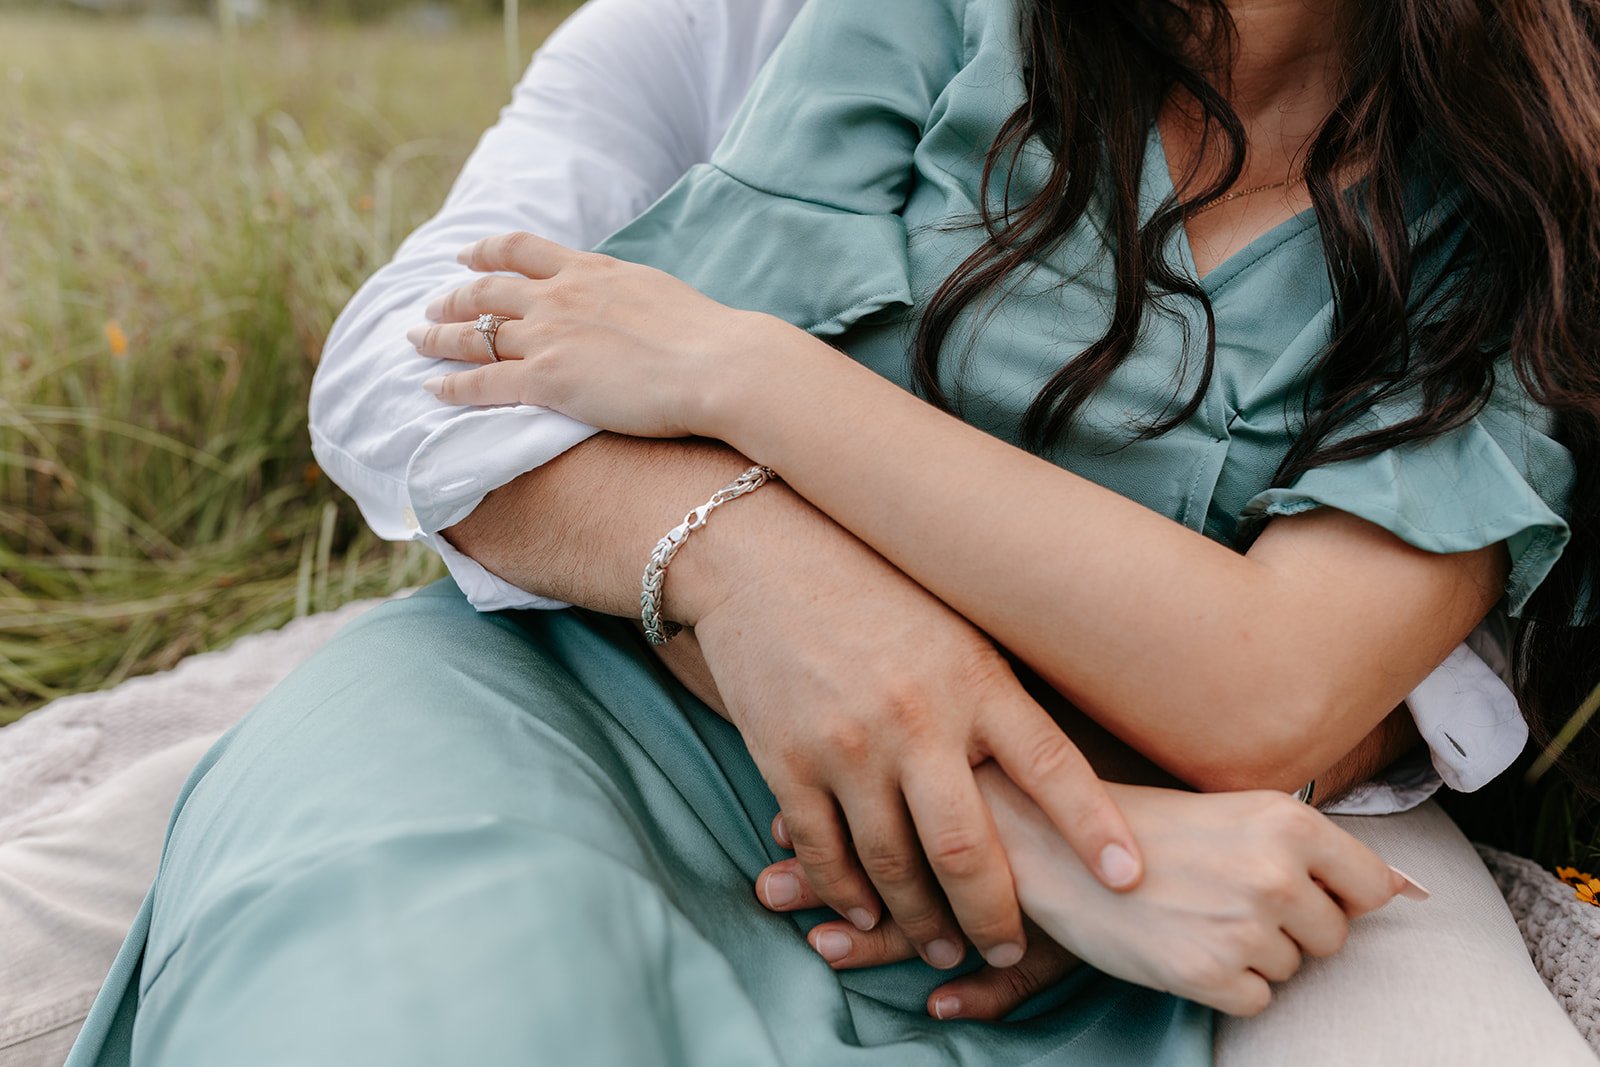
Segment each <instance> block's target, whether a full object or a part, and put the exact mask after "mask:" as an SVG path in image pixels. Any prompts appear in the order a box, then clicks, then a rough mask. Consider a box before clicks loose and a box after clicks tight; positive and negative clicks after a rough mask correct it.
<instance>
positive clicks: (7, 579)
mask: <svg viewBox="0 0 1600 1067" xmlns="http://www.w3.org/2000/svg"><path fill="white" fill-rule="evenodd" d="M558 6H566V7H570V6H572V5H570V4H569V5H558ZM558 16H559V12H558V11H552V10H551V5H549V4H544V5H540V6H539V9H538V10H535V11H533V12H530V13H528V14H526V15H525V16H524V17H523V18H522V19H521V20H520V22H518V23H517V24H516V25H515V26H501V25H500V24H499V23H498V22H494V21H485V22H484V23H482V24H481V25H473V26H467V27H465V28H463V29H461V30H459V31H454V32H451V33H449V34H445V35H430V34H424V33H422V32H420V31H412V30H407V29H404V28H400V27H381V26H380V27H373V26H367V27H361V28H357V27H354V26H336V27H328V26H317V25H312V24H307V23H281V24H274V25H268V26H263V27H257V28H246V29H244V30H239V31H236V32H234V33H226V32H223V30H224V29H225V28H218V27H215V26H213V25H212V24H211V23H208V22H204V21H193V22H166V23H151V22H143V21H106V20H88V19H78V18H72V17H50V16H45V15H22V14H15V13H13V14H10V15H4V16H0V100H3V102H4V103H3V105H0V723H3V722H6V721H10V720H14V719H15V718H17V717H19V716H20V715H22V714H24V713H26V712H27V711H29V710H30V709H32V708H34V707H36V706H38V705H39V704H41V703H43V702H45V701H48V700H50V699H53V698H55V697H57V696H60V695H62V694H65V693H69V692H75V691H80V690H88V689H94V688H98V687H102V686H106V685H111V684H114V683H116V682H117V681H119V680H121V679H122V678H125V677H127V676H129V675H132V674H139V673H143V672H148V671H152V670H158V669H161V668H164V667H168V666H171V665H172V664H173V663H175V662H176V661H177V660H179V659H180V658H182V657H183V656H186V655H188V654H190V653H193V652H196V651H199V650H201V649H205V648H210V647H216V646H218V645H222V644H226V643H227V642H229V641H230V640H232V639H233V638H234V637H236V636H238V635H241V634H244V633H248V632H251V631H254V630H259V629H262V628H264V627H269V626H274V625H277V624H280V623H282V622H284V621H285V620H287V619H288V618H290V617H291V616H293V615H296V614H304V613H307V612H311V611H320V610H323V609H326V608H330V607H333V606H335V605H337V604H339V603H341V602H344V601H346V600H349V599H351V598H354V597H362V596H371V595H375V594H381V593H386V592H389V591H392V590H395V589H398V588H401V587H404V586H408V585H415V584H417V583H419V582H423V581H426V580H429V579H430V578H431V577H433V576H435V575H436V574H438V573H439V567H438V565H437V563H436V562H435V561H434V560H433V559H432V558H431V557H430V556H429V554H427V553H426V552H424V551H422V550H419V549H417V548H416V547H414V546H393V545H388V544H384V543H381V542H378V541H377V540H376V539H375V538H373V537H372V536H371V535H370V534H369V533H367V532H366V530H365V527H364V526H363V525H362V523H361V522H360V519H359V516H358V515H357V514H356V512H355V509H354V507H353V505H351V504H350V503H349V502H348V501H347V500H346V499H345V498H344V497H343V496H342V494H340V493H339V492H338V491H337V489H335V488H334V487H333V486H331V485H330V484H329V483H328V481H327V479H326V478H325V477H323V476H322V474H321V472H320V471H318V470H317V469H316V467H315V466H314V465H313V463H312V457H311V453H310V447H309V444H308V441H307V436H306V426H305V406H306V396H307V390H308V387H309V383H310V380H311V374H312V372H313V370H314V368H315V366H316V361H317V357H318V353H319V352H320V350H321V347H322V343H323V340H324V338H325V336H326V334H327V331H328V328H329V326H330V325H331V323H332V321H333V317H334V316H335V315H336V314H337V312H338V310H339V308H340V307H341V306H342V305H343V304H344V302H345V301H346V300H347V299H348V297H349V295H350V294H351V293H352V292H353V291H354V289H355V287H356V286H357V285H359V284H360V282H361V281H362V279H363V278H365V277H366V276H367V275H368V274H370V273H371V272H372V271H373V270H374V269H376V268H377V267H378V266H379V265H381V264H382V263H383V262H384V261H385V260H386V259H387V257H388V256H389V254H390V253H391V251H392V250H393V248H394V246H395V245H396V244H397V243H398V241H399V240H400V239H401V238H403V237H404V236H405V234H406V233H407V232H409V230H410V229H411V228H412V227H413V226H414V225H415V224H416V223H418V222H419V221H421V220H422V219H423V218H424V217H426V215H427V214H428V213H430V212H431V211H432V210H433V209H434V208H435V207H436V206H437V205H438V203H439V202H440V201H441V200H442V198H443V194H444V191H445V189H446V188H447V187H448V183H449V181H450V179H451V177H452V176H453V175H454V173H455V171H456V170H457V169H458V168H459V166H460V163H461V161H462V159H463V158H464V157H465V155H466V153H467V152H468V151H469V150H470V149H471V147H472V145H473V144H474V143H475V142H476V140H477V138H478V136H479V135H480V134H481V132H482V131H483V129H484V128H485V127H486V126H487V125H488V124H489V123H490V122H491V121H492V120H493V118H494V115H495V112H496V110H497V108H498V107H499V106H500V104H501V103H502V102H503V101H504V100H505V99H506V97H507V95H508V88H509V84H508V65H511V64H512V60H511V59H510V58H509V57H508V56H507V49H508V47H515V48H516V53H515V54H516V57H517V58H516V60H515V65H520V64H521V63H522V62H525V60H526V54H525V52H526V51H527V50H531V48H532V46H533V44H534V43H536V42H537V41H539V40H541V39H542V38H543V37H544V35H545V34H546V33H548V31H549V30H550V29H551V28H552V27H553V26H554V24H555V22H556V20H557V18H558ZM511 29H515V31H516V33H515V34H513V33H511V32H508V31H509V30H511ZM519 38H520V42H521V44H520V45H515V44H513V42H516V41H517V40H518V39H519Z"/></svg>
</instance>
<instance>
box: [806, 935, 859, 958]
mask: <svg viewBox="0 0 1600 1067" xmlns="http://www.w3.org/2000/svg"><path fill="white" fill-rule="evenodd" d="M811 947H812V948H814V949H816V950H817V955H819V956H821V957H822V958H823V959H825V960H827V961H828V962H829V963H838V962H839V961H840V960H842V959H844V958H845V957H846V956H848V955H850V938H849V937H848V936H847V935H845V934H841V933H840V932H839V931H837V930H824V931H822V933H820V934H818V935H817V936H816V937H814V938H812V939H811Z"/></svg>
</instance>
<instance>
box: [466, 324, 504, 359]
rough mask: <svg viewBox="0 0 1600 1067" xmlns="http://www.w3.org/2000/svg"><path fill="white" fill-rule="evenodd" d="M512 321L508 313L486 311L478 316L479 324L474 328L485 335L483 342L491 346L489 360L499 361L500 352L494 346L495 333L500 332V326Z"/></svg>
mask: <svg viewBox="0 0 1600 1067" xmlns="http://www.w3.org/2000/svg"><path fill="white" fill-rule="evenodd" d="M510 321H511V317H510V316H508V315H490V314H488V313H484V314H482V315H479V316H478V321H477V324H476V325H474V326H473V327H472V328H473V329H474V330H477V331H478V333H479V334H480V335H481V336H482V337H483V343H484V344H485V345H487V346H488V347H489V362H490V363H499V362H500V353H499V352H498V351H496V349H495V347H494V339H495V335H496V334H498V333H499V332H500V327H501V326H503V325H505V324H506V323H508V322H510Z"/></svg>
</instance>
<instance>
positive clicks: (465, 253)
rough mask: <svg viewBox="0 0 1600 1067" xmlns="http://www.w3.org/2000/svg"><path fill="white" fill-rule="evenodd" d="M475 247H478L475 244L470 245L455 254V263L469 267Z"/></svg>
mask: <svg viewBox="0 0 1600 1067" xmlns="http://www.w3.org/2000/svg"><path fill="white" fill-rule="evenodd" d="M477 247H478V246H477V245H476V244H470V245H468V246H467V247H465V248H463V249H462V250H461V251H459V252H457V253H456V262H457V263H461V264H465V265H468V266H470V265H471V264H472V250H473V249H474V248H477Z"/></svg>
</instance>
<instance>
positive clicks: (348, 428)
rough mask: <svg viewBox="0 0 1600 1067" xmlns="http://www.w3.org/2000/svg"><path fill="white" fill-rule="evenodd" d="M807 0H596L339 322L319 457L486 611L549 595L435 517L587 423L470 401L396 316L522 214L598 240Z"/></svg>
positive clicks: (417, 318) (542, 458)
mask: <svg viewBox="0 0 1600 1067" xmlns="http://www.w3.org/2000/svg"><path fill="white" fill-rule="evenodd" d="M803 2H804V0H592V2H591V3H589V4H587V5H585V6H584V7H583V8H582V9H580V10H579V11H578V12H577V14H575V15H574V16H573V17H572V18H571V19H569V20H568V21H567V22H566V24H564V25H563V26H562V27H561V29H559V30H558V31H557V32H556V33H555V34H554V35H553V36H552V37H551V38H550V40H549V41H548V42H547V43H546V44H545V45H544V47H542V48H541V49H540V50H539V52H538V54H537V55H536V56H535V57H534V62H533V64H532V65H531V66H530V67H529V69H528V72H527V74H526V75H525V76H524V77H523V79H522V81H521V83H520V84H519V85H518V86H517V88H516V91H515V94H514V97H513V99H512V102H511V103H510V105H509V106H507V107H506V108H505V110H504V111H502V113H501V116H500V119H499V121H498V122H497V123H496V124H495V125H494V127H492V128H491V129H490V130H489V131H488V133H486V134H485V135H484V137H483V139H482V140H481V141H480V143H479V144H478V147H477V149H476V150H475V151H474V152H473V154H472V156H471V157H470V158H469V159H468V161H467V163H466V166H465V167H464V169H463V170H462V172H461V175H460V177H459V178H458V179H457V180H456V183H455V186H454V188H453V189H452V190H451V192H450V195H449V198H448V199H447V200H446V202H445V205H444V207H443V208H442V209H441V210H440V212H439V213H438V214H437V215H436V216H435V217H434V218H433V219H432V220H430V221H429V222H427V223H426V224H424V225H423V226H422V227H421V228H420V229H418V230H417V231H416V232H415V233H414V234H412V235H411V236H410V237H409V238H408V239H407V240H406V241H405V243H404V244H403V245H401V247H400V249H399V251H398V252H397V253H396V254H395V257H394V259H393V260H392V261H391V262H390V263H389V264H388V265H387V266H385V267H384V268H383V269H382V270H380V271H378V273H377V274H375V275H374V276H373V277H372V278H371V279H370V280H369V281H368V282H367V283H366V285H364V286H362V288H361V290H360V291H359V292H358V293H357V294H356V296H355V297H354V299H352V300H351V302H350V304H349V305H348V306H347V307H346V308H345V310H344V312H343V314H341V315H340V316H339V319H338V321H337V322H336V323H335V324H334V327H333V330H332V333H331V334H330V336H329V338H328V343H327V345H326V347H325V349H324V351H323V356H322V361H321V364H320V366H319V367H318V370H317V374H316V379H315V382H314V384H313V386H312V394H311V439H312V447H313V450H314V452H315V454H316V457H317V461H318V463H319V464H321V466H322V468H323V469H324V470H325V471H326V472H327V473H328V475H329V476H330V477H331V478H332V479H333V480H334V481H335V482H337V483H338V484H339V485H340V486H341V487H342V488H343V489H344V490H345V491H346V492H348V493H349V494H350V495H351V496H352V497H353V498H354V499H355V501H356V503H357V505H358V506H359V507H360V509H361V513H362V515H363V517H364V518H365V519H366V521H367V523H368V525H370V526H371V527H372V529H373V530H374V531H375V532H376V533H377V534H378V535H379V536H381V537H384V538H387V539H389V540H395V541H405V540H417V541H424V542H427V543H428V544H429V545H430V546H431V547H433V548H434V549H435V550H436V551H438V552H439V554H440V555H441V556H442V557H443V558H444V560H445V563H446V565H447V566H448V567H449V569H450V572H451V574H452V576H453V577H454V578H455V579H456V581H457V583H458V584H459V585H460V586H461V588H462V590H463V591H464V592H465V593H466V594H467V596H468V598H469V599H470V600H471V601H472V603H473V604H474V605H475V606H476V607H478V608H479V609H481V610H495V609H500V608H514V607H517V608H522V607H536V608H559V607H564V606H565V605H564V604H562V603H561V602H559V601H554V600H549V599H546V598H543V597H538V596H534V595H533V594H530V593H528V592H526V591H524V590H522V589H519V588H517V587H516V586H513V585H511V584H510V583H508V582H505V581H503V580H501V579H499V578H497V577H495V576H494V575H492V574H490V573H489V572H488V571H487V570H485V569H484V568H483V567H481V566H480V565H479V564H477V563H476V562H475V561H473V560H472V559H471V558H470V557H467V556H465V555H463V554H462V553H460V552H458V551H456V550H455V549H454V548H453V547H452V546H451V545H450V543H449V542H448V541H447V540H446V539H445V538H444V537H443V536H441V531H443V530H445V529H448V528H449V527H450V526H452V525H454V524H455V523H457V522H459V521H461V519H463V518H464V517H466V516H467V515H468V514H470V513H471V512H472V510H473V509H474V508H475V507H477V505H478V504H479V503H480V502H481V501H482V500H483V498H484V497H485V496H486V495H488V494H489V493H490V492H492V491H493V490H495V489H497V488H499V487H500V486H502V485H505V484H506V483H508V482H510V481H512V480H513V479H515V478H516V477H518V476H519V475H521V474H523V473H525V472H527V471H529V470H532V469H534V468H536V467H538V466H540V465H541V464H543V463H546V462H548V461H549V460H551V459H554V458H555V457H556V456H558V455H560V454H561V453H562V452H564V451H566V450H567V449H569V448H571V447H572V446H574V445H576V444H578V443H580V442H581V441H584V440H585V439H587V438H588V437H590V436H591V435H593V434H594V433H595V432H596V431H595V430H594V429H593V428H592V427H590V426H586V425H584V424H583V423H580V422H577V421H575V420H572V419H569V418H567V417H566V416H564V415H561V414H559V413H557V412H553V411H549V410H546V409H542V408H535V407H505V408H492V409H480V410H464V409H460V408H454V407H450V406H447V405H444V404H441V403H440V402H439V401H438V400H436V399H434V398H433V397H432V396H430V395H428V394H427V393H426V392H424V391H423V389H422V387H421V386H422V382H423V381H424V380H426V379H428V378H430V377H432V376H433V375H435V374H437V373H439V370H440V368H441V367H442V366H444V364H442V363H441V361H439V360H433V359H426V358H424V357H422V356H421V355H419V354H418V353H417V352H416V350H415V349H414V348H413V347H412V346H411V344H410V343H409V342H408V341H407V340H406V338H405V334H406V331H407V330H408V329H409V328H410V327H412V326H414V325H416V324H417V323H419V322H421V321H423V317H424V309H425V308H426V307H427V305H428V303H429V302H430V301H432V300H433V299H434V298H435V297H437V296H439V295H441V294H443V293H445V292H448V291H450V290H451V289H454V288H456V287H457V286H459V285H461V284H462V283H464V282H465V281H467V280H469V279H470V278H471V277H472V272H471V271H469V270H468V269H467V268H465V267H463V266H461V265H460V264H458V263H457V262H456V259H455V256H456V253H457V251H459V250H460V249H461V248H462V247H463V246H465V245H467V244H470V243H471V242H473V241H476V240H479V239H480V238H483V237H487V236H490V235H493V234H496V233H504V232H509V231H512V230H529V231H532V232H534V233H538V234H540V235H542V236H545V237H548V238H550V239H552V240H555V241H559V242H561V243H562V244H566V245H569V246H571V247H575V248H591V247H593V246H594V245H595V244H597V243H598V242H599V241H600V239H601V238H603V237H604V236H605V235H606V234H608V233H611V232H613V231H614V230H616V229H618V228H619V227H621V226H622V225H623V224H624V223H626V222H627V221H628V220H629V219H631V218H633V217H635V216H636V215H638V214H639V213H640V212H642V211H643V210H644V209H645V208H646V207H647V206H649V205H650V203H651V202H653V201H654V200H655V199H656V198H657V197H659V196H660V195H661V194H662V193H663V192H665V191H666V190H667V189H668V188H669V187H670V186H671V185H672V183H673V182H674V181H675V180H676V179H677V178H678V177H680V176H681V175H682V174H683V173H684V172H685V171H686V170H688V169H689V168H690V167H691V166H693V165H694V164H696V163H698V162H701V161H703V160H705V159H707V158H708V157H709V156H710V154H711V150H712V148H713V147H714V146H715V145H716V144H717V142H718V141H720V140H721V138H722V135H723V133H724V131H725V130H726V129H727V127H728V125H729V124H730V123H731V122H732V119H733V116H734V114H735V113H736V111H737V110H738V106H739V104H740V102H741V101H742V100H743V98H744V96H745V94H746V93H747V91H748V90H749V87H750V85H751V83H752V82H753V81H754V80H755V75H756V72H757V71H758V70H759V68H760V66H761V64H762V62H763V61H764V59H765V57H766V56H767V55H768V54H770V53H771V51H772V50H773V48H774V47H775V46H776V44H777V42H778V40H779V39H781V37H782V35H783V33H784V31H785V30H786V29H787V28H788V26H789V23H790V22H791V21H792V20H793V17H794V15H795V13H796V12H797V11H798V10H799V9H800V7H801V6H802V4H803Z"/></svg>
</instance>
